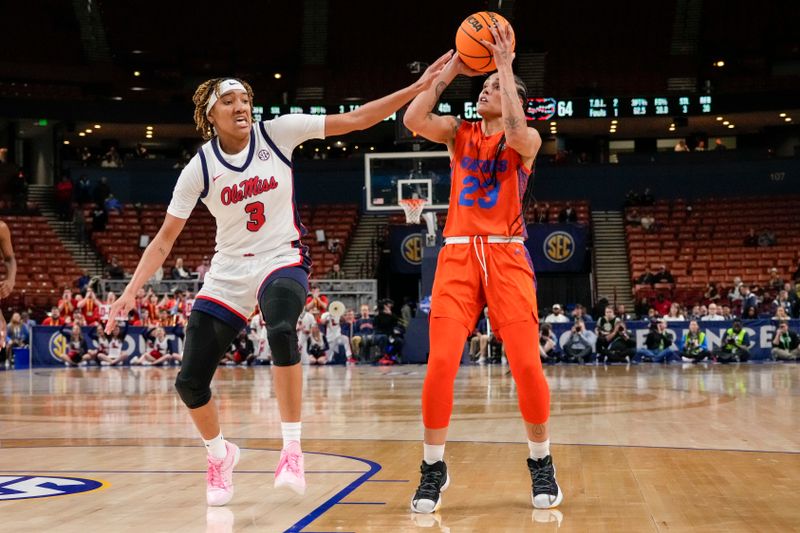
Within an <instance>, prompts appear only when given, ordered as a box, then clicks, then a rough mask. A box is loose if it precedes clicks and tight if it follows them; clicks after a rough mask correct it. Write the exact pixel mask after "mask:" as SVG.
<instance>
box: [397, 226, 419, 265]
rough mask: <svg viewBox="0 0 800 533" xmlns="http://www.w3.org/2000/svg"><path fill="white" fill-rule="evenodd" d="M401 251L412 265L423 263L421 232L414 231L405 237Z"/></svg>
mask: <svg viewBox="0 0 800 533" xmlns="http://www.w3.org/2000/svg"><path fill="white" fill-rule="evenodd" d="M400 251H401V252H402V254H403V259H405V260H406V261H408V262H409V263H411V264H412V265H421V264H422V238H421V237H420V236H419V233H412V234H411V235H409V236H408V237H406V238H405V239H403V242H402V244H401V245H400Z"/></svg>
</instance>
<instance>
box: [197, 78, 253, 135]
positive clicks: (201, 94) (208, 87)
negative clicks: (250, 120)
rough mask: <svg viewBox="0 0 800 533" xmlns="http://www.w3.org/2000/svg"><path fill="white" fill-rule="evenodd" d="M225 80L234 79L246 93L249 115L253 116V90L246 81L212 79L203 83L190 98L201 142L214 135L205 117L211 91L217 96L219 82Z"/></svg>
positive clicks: (212, 128) (212, 127)
mask: <svg viewBox="0 0 800 533" xmlns="http://www.w3.org/2000/svg"><path fill="white" fill-rule="evenodd" d="M227 79H235V80H237V81H239V83H241V84H242V85H243V86H244V88H245V90H246V91H247V96H248V97H250V115H251V116H252V114H253V89H252V87H250V84H248V83H247V82H246V81H244V80H240V79H239V78H213V79H210V80H206V81H204V82H203V83H201V84H200V85H199V86H198V87H197V90H196V91H195V92H194V96H192V102H194V123H195V126H196V127H197V131H199V132H200V135H202V136H203V140H206V141H207V140H209V139H211V138H212V137H213V136H214V135H215V132H214V126H212V125H211V122H210V121H209V120H208V117H207V116H206V106H207V105H208V100H209V99H210V98H211V94H212V91H214V92H216V93H217V96H219V82H221V81H223V80H227Z"/></svg>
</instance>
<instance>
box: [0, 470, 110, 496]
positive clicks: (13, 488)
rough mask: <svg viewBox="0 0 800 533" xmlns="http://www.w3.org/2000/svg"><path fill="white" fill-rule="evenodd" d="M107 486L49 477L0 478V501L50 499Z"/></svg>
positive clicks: (93, 482) (82, 480)
mask: <svg viewBox="0 0 800 533" xmlns="http://www.w3.org/2000/svg"><path fill="white" fill-rule="evenodd" d="M105 486H108V484H107V483H104V482H102V481H97V480H94V479H83V478H78V477H49V476H0V501H4V500H30V499H32V498H50V497H53V496H66V495H67V494H78V493H81V492H89V491H93V490H97V489H100V488H102V487H105Z"/></svg>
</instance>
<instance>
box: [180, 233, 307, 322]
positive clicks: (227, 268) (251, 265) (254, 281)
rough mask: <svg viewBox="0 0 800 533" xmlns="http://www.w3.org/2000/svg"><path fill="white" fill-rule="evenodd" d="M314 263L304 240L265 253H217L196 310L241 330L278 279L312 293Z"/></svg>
mask: <svg viewBox="0 0 800 533" xmlns="http://www.w3.org/2000/svg"><path fill="white" fill-rule="evenodd" d="M310 266H311V260H310V258H309V256H308V248H307V247H305V246H303V245H302V243H300V241H295V242H293V243H291V244H287V245H285V246H282V247H281V248H278V249H276V250H270V251H269V252H264V253H261V254H254V255H250V254H248V255H246V256H232V255H227V254H223V253H219V252H218V253H216V254H214V258H213V259H212V260H211V269H210V270H209V271H208V272H207V273H206V277H205V280H204V282H203V288H202V289H200V292H198V293H197V296H196V298H195V303H194V307H192V311H202V312H204V313H206V314H209V315H212V316H214V317H217V318H219V319H221V320H224V321H225V322H227V323H228V324H230V325H231V326H233V327H234V328H236V329H237V330H240V329H242V328H243V327H244V326H245V325H246V324H247V323H248V321H249V319H250V316H252V314H253V312H254V311H255V308H256V306H257V305H258V299H259V297H260V296H261V293H262V292H263V290H264V289H265V288H266V287H267V285H269V283H270V282H272V281H273V280H275V279H276V278H282V277H286V278H291V279H294V280H296V281H297V282H298V283H300V284H301V285H303V286H304V287H305V288H306V291H307V290H308V273H309V270H310Z"/></svg>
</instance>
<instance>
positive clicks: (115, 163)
mask: <svg viewBox="0 0 800 533" xmlns="http://www.w3.org/2000/svg"><path fill="white" fill-rule="evenodd" d="M100 166H101V167H103V168H119V167H121V166H122V158H121V157H120V156H119V152H118V151H117V148H116V147H115V146H112V147H111V148H109V149H108V151H107V152H106V155H104V156H103V160H102V161H101V162H100Z"/></svg>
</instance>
